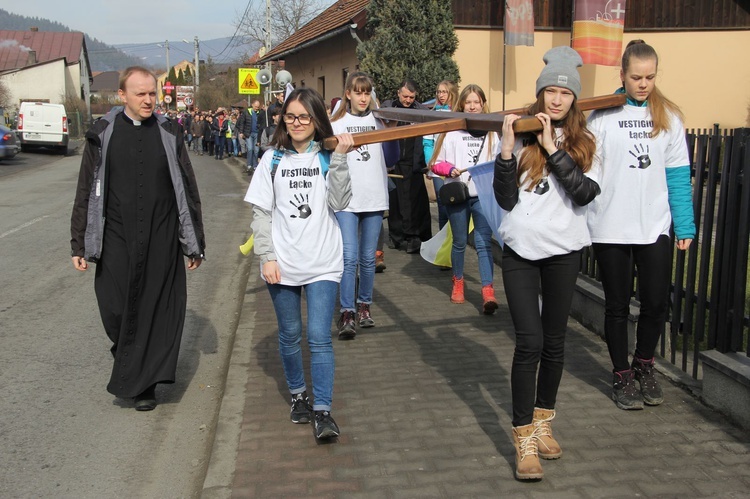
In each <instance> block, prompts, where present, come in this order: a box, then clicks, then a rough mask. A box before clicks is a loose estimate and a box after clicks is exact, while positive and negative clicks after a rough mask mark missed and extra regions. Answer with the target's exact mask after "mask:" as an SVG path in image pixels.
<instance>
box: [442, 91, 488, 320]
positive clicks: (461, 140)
mask: <svg viewBox="0 0 750 499" xmlns="http://www.w3.org/2000/svg"><path fill="white" fill-rule="evenodd" d="M455 110H456V111H458V112H465V113H487V112H489V111H488V108H487V98H486V97H485V94H484V91H483V90H482V89H481V88H480V87H479V86H478V85H474V84H471V85H467V86H466V87H464V89H463V90H462V91H461V95H460V96H459V97H458V102H457V103H456V107H455ZM499 145H500V139H499V137H498V136H497V133H495V132H486V131H481V130H480V131H472V130H457V131H454V132H448V133H445V134H442V135H440V136H439V137H438V139H437V142H436V143H435V151H436V153H435V164H434V165H433V167H432V173H433V174H436V175H440V176H442V177H445V186H447V185H449V184H452V183H462V184H464V185H465V186H466V187H465V188H466V190H467V191H468V197H467V198H466V199H465V200H463V201H461V202H457V203H455V204H449V205H447V206H446V207H445V208H446V210H447V212H448V221H449V223H450V228H451V231H452V233H453V246H452V247H451V265H452V267H453V288H452V290H451V302H453V303H464V301H465V299H464V254H465V253H466V245H467V243H468V239H469V220H470V219H472V220H473V221H474V247H475V248H476V251H477V257H478V259H479V277H480V280H481V282H482V312H483V313H485V314H487V315H491V314H494V313H495V310H497V300H496V299H495V288H494V285H493V278H494V267H495V264H494V262H493V260H492V242H491V240H492V227H490V224H489V222H488V221H487V218H486V217H485V216H484V212H483V211H482V205H481V203H480V202H479V193H478V192H477V188H476V186H475V185H474V181H473V180H472V179H471V174H470V173H469V172H468V171H467V169H468V168H469V167H471V166H474V165H476V164H479V163H486V162H487V161H492V158H494V157H495V155H496V154H497V148H498V146H499ZM445 186H443V188H445Z"/></svg>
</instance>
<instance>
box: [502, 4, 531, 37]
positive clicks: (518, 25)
mask: <svg viewBox="0 0 750 499" xmlns="http://www.w3.org/2000/svg"><path fill="white" fill-rule="evenodd" d="M505 44H506V45H529V46H534V4H533V2H532V0H506V1H505Z"/></svg>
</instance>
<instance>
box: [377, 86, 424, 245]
mask: <svg viewBox="0 0 750 499" xmlns="http://www.w3.org/2000/svg"><path fill="white" fill-rule="evenodd" d="M416 97H417V86H416V84H415V83H414V82H413V81H412V80H409V79H407V80H404V81H403V82H402V83H401V85H399V89H398V98H397V99H395V100H393V101H385V102H384V103H383V107H401V108H407V109H425V107H424V106H423V105H422V104H420V103H419V102H417V101H416ZM400 125H406V123H399V126H400ZM399 147H400V150H401V157H400V158H399V161H398V163H396V165H395V167H394V168H393V173H395V174H397V175H401V176H403V178H394V179H393V182H394V184H395V185H396V189H395V190H394V191H391V193H390V196H389V197H388V199H389V203H388V204H389V206H388V235H389V237H390V240H391V246H392V247H393V248H395V249H405V250H406V252H407V253H419V249H420V246H421V241H427V240H428V239H430V238H431V237H432V221H431V218H430V198H429V197H428V195H427V188H426V187H425V183H424V172H425V169H426V163H425V158H424V149H423V148H422V137H415V138H412V139H401V140H399Z"/></svg>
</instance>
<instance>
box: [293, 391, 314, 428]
mask: <svg viewBox="0 0 750 499" xmlns="http://www.w3.org/2000/svg"><path fill="white" fill-rule="evenodd" d="M289 418H290V419H291V420H292V423H294V424H307V423H309V422H310V421H311V420H312V407H310V399H308V398H307V392H302V393H298V394H296V395H292V410H291V411H290V412H289Z"/></svg>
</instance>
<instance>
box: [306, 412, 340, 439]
mask: <svg viewBox="0 0 750 499" xmlns="http://www.w3.org/2000/svg"><path fill="white" fill-rule="evenodd" d="M313 433H314V434H315V438H318V439H321V440H322V439H326V438H334V437H338V436H339V435H340V434H341V431H340V430H339V427H338V425H337V424H336V421H334V420H333V417H331V413H330V412H328V411H315V419H314V420H313Z"/></svg>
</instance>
